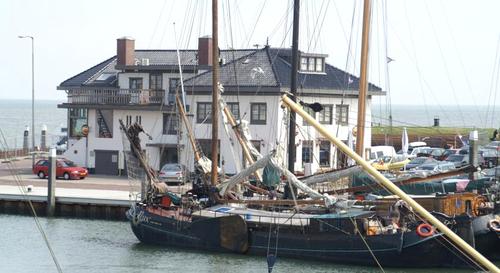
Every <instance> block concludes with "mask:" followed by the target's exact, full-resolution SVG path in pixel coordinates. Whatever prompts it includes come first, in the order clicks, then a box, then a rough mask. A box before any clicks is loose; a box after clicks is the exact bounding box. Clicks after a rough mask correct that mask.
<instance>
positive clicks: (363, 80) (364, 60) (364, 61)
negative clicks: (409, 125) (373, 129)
mask: <svg viewBox="0 0 500 273" xmlns="http://www.w3.org/2000/svg"><path fill="white" fill-rule="evenodd" d="M370 15H371V0H365V2H364V8H363V34H362V40H361V69H360V72H361V73H360V75H359V97H358V125H357V135H356V153H358V155H359V156H361V157H363V152H364V142H365V115H366V93H367V91H368V49H369V42H370Z"/></svg>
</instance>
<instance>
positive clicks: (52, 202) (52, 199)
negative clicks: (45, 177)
mask: <svg viewBox="0 0 500 273" xmlns="http://www.w3.org/2000/svg"><path fill="white" fill-rule="evenodd" d="M56 165H57V155H56V149H55V148H50V152H49V181H48V185H47V216H49V217H52V216H54V211H55V208H56V196H55V188H56Z"/></svg>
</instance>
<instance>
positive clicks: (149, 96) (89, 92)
mask: <svg viewBox="0 0 500 273" xmlns="http://www.w3.org/2000/svg"><path fill="white" fill-rule="evenodd" d="M164 98H165V90H147V89H81V90H69V91H68V103H74V104H106V105H150V104H156V105H159V104H163V103H164V101H165V99H164Z"/></svg>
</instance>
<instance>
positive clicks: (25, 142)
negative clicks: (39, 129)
mask: <svg viewBox="0 0 500 273" xmlns="http://www.w3.org/2000/svg"><path fill="white" fill-rule="evenodd" d="M29 135H30V127H28V126H26V129H24V133H23V152H24V153H26V155H27V154H28V152H29V150H30V143H29Z"/></svg>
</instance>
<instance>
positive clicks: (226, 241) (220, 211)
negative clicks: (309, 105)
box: [122, 7, 467, 267]
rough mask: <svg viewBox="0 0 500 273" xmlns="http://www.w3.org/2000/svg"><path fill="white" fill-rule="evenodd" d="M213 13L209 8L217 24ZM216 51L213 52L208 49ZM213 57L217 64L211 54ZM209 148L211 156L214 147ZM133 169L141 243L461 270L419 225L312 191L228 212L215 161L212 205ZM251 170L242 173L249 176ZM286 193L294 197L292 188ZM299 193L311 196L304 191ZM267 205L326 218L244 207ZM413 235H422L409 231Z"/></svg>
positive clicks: (135, 223)
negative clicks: (138, 184)
mask: <svg viewBox="0 0 500 273" xmlns="http://www.w3.org/2000/svg"><path fill="white" fill-rule="evenodd" d="M216 14H217V10H216V7H215V8H214V12H213V16H215V18H216ZM214 21H215V20H214ZM214 25H215V26H216V24H214ZM216 33H217V32H216V27H214V35H213V36H214V42H216V41H217V40H216V37H217V35H216ZM214 49H217V47H216V46H214ZM213 55H214V57H215V58H217V50H215V52H214V54H213ZM214 63H215V64H216V63H218V62H217V61H215V62H214ZM213 75H214V78H213V88H214V89H213V96H214V100H213V106H216V105H217V103H218V101H217V95H218V91H217V88H218V85H217V76H216V75H217V68H216V66H214V71H213ZM212 114H213V115H218V112H217V111H216V110H213V111H212ZM216 121H217V118H216V117H215V116H214V118H213V119H212V122H213V127H216V124H217V123H216ZM122 129H124V132H125V134H126V136H127V139H128V140H129V142H130V143H131V148H132V149H131V150H132V151H133V153H134V156H135V157H137V158H143V157H144V155H143V153H142V149H141V147H140V142H137V141H135V140H136V139H137V134H139V133H141V132H140V131H141V130H129V129H130V128H122ZM212 135H213V136H214V134H212ZM215 136H216V134H215ZM215 139H217V138H215ZM214 142H216V141H214ZM214 146H215V149H216V147H217V146H216V145H214ZM212 149H214V148H212ZM213 151H214V150H213ZM213 151H212V154H213V155H215V156H216V155H217V153H216V152H213ZM215 151H216V150H215ZM273 156H274V154H271V155H268V156H267V157H264V158H262V159H260V160H258V161H257V162H256V163H255V165H257V166H259V164H262V163H263V162H266V160H267V162H266V163H272V162H273V160H272V159H273ZM139 162H140V163H141V165H142V166H143V168H144V169H145V170H146V173H147V174H148V175H147V176H148V181H149V183H148V190H147V193H146V196H145V197H144V198H143V200H142V202H138V203H136V204H134V205H133V206H132V208H131V209H130V210H129V211H128V213H127V217H128V218H129V219H130V222H131V226H132V230H133V232H134V234H135V235H136V236H137V238H138V239H139V240H141V241H142V242H145V243H152V244H162V245H169V246H178V247H187V248H194V249H203V250H210V251H221V252H234V253H249V254H257V255H267V256H268V260H273V259H272V257H273V256H274V257H276V255H280V256H284V257H295V258H301V259H316V260H325V261H333V262H339V263H351V264H357V265H377V264H378V265H382V266H397V267H416V266H418V267H421V266H428V267H436V266H467V264H466V263H464V260H463V259H464V257H463V256H462V254H454V253H451V252H449V251H448V249H447V248H446V247H444V246H443V244H445V241H444V238H443V235H442V234H440V233H435V232H434V231H433V229H432V227H429V226H428V225H423V226H422V224H420V223H419V222H408V223H407V225H405V226H404V228H401V227H399V226H397V225H395V223H392V225H386V224H384V223H383V221H382V219H380V218H379V216H378V215H377V214H376V213H375V212H373V211H369V210H364V208H352V209H350V210H349V211H348V212H346V211H343V210H342V202H338V201H339V199H334V198H332V197H328V196H322V195H320V194H317V193H316V192H313V191H310V195H312V196H313V197H314V198H313V199H312V200H296V199H295V198H294V200H262V201H261V200H234V202H233V203H238V205H228V204H230V203H232V202H230V201H229V200H221V196H220V195H219V194H218V192H219V191H218V190H217V191H216V190H215V187H214V186H215V184H216V183H217V180H218V179H217V166H216V165H215V163H214V162H217V160H214V159H212V168H211V172H210V174H209V176H210V178H211V179H210V180H211V183H212V185H211V187H210V188H209V197H210V200H211V201H210V202H207V203H204V202H202V201H201V200H200V199H198V198H197V197H196V196H194V195H189V194H186V195H183V196H182V197H181V198H180V200H177V199H176V198H175V196H172V194H171V193H170V192H169V191H168V189H166V188H163V187H162V186H160V185H159V183H157V179H156V177H155V175H154V173H151V172H149V171H148V170H149V169H148V166H147V162H146V161H144V160H139ZM214 165H215V167H214ZM275 166H276V164H275ZM276 167H279V166H276ZM254 171H255V170H254V169H250V170H247V172H248V173H252V172H254ZM281 172H282V173H284V174H286V175H287V178H288V179H289V182H290V183H292V182H295V184H294V185H295V186H296V187H302V186H301V184H299V183H296V181H295V179H296V178H295V179H294V176H293V174H292V173H291V172H290V171H287V170H283V169H281ZM243 176H245V175H243ZM290 188H292V189H291V192H292V193H293V187H290ZM301 190H303V191H309V190H308V188H306V187H303V188H301ZM223 196H224V195H222V197H223ZM265 201H268V202H265ZM213 203H218V204H217V205H213ZM224 203H226V204H224ZM266 203H267V206H269V205H274V204H288V205H290V204H295V205H298V204H316V205H318V206H319V205H321V206H322V207H324V208H325V209H326V210H328V212H327V213H323V214H309V213H302V212H300V211H295V212H290V211H273V210H261V209H250V208H248V207H247V206H245V204H259V205H261V206H266ZM389 226H390V227H389ZM415 228H416V229H417V230H419V231H420V232H415V231H414V230H415ZM422 256H425V260H426V263H425V264H422V263H421V261H422V259H423V257H422Z"/></svg>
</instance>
